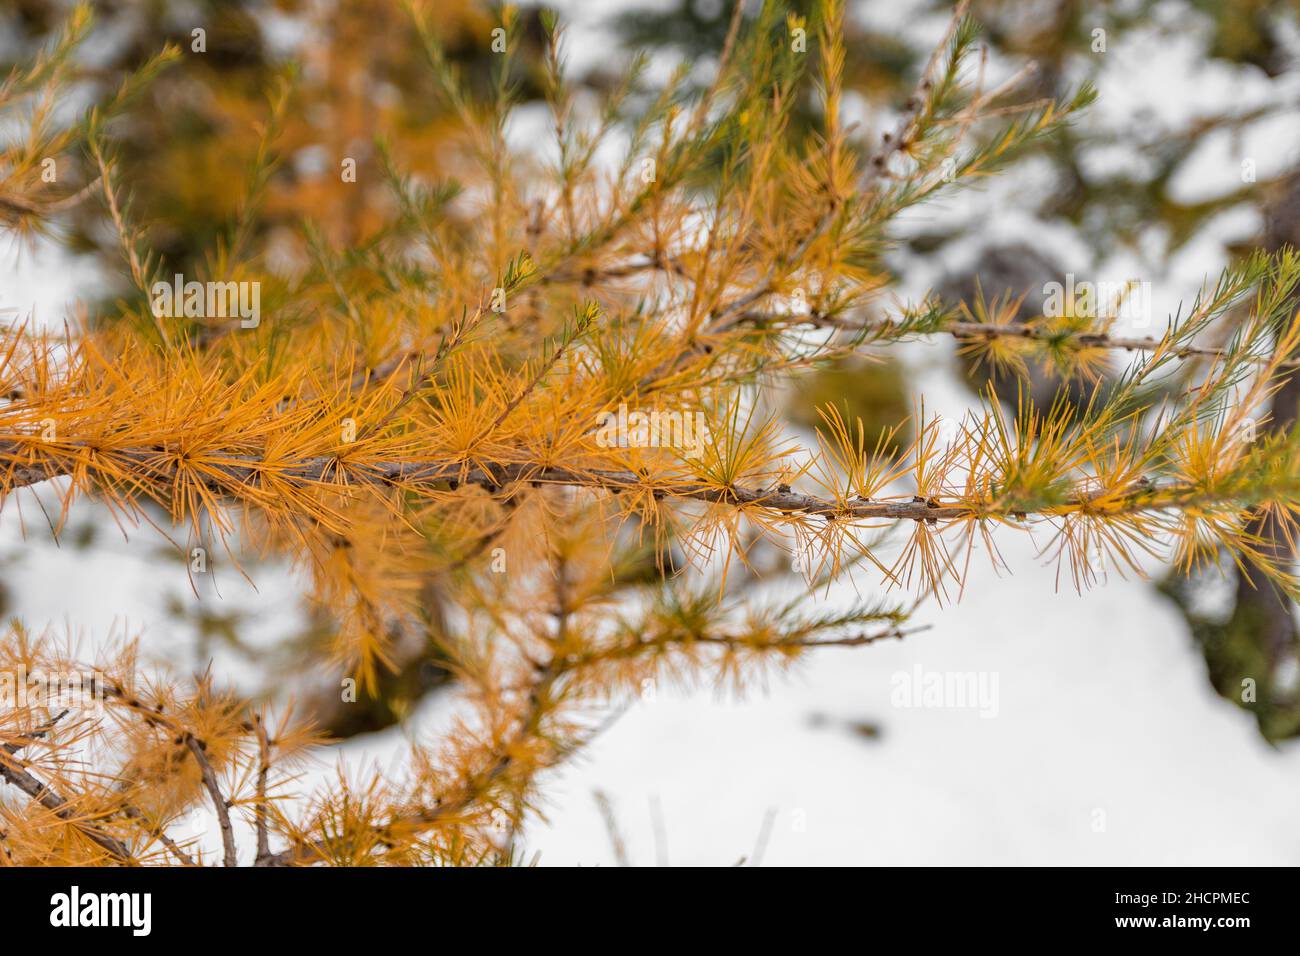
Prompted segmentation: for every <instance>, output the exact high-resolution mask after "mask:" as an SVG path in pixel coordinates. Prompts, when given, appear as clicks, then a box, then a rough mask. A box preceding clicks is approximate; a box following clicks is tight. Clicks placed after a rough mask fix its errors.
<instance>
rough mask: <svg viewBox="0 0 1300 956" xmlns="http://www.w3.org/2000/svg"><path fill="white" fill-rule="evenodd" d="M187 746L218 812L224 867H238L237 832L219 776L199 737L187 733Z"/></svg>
mask: <svg viewBox="0 0 1300 956" xmlns="http://www.w3.org/2000/svg"><path fill="white" fill-rule="evenodd" d="M185 744H186V746H188V747H189V748H190V753H192V754H194V759H195V761H197V762H198V765H199V772H200V773H201V774H202V775H203V786H204V787H206V788H207V791H208V795H209V796H211V797H212V805H213V807H215V808H216V811H217V822H218V823H220V824H221V845H222V847H223V849H224V859H223V861H222V863H223V865H224V866H237V865H238V859H237V858H236V856H235V831H234V829H233V828H232V827H231V825H230V809H229V808H228V807H227V806H226V799H225V797H223V796H222V795H221V788H220V787H219V786H218V785H217V775H216V774H215V773H214V772H213V770H212V764H211V763H209V762H208V757H207V754H205V753H204V752H203V744H202V742H201V741H200V740H199V739H198V738H197V737H195V736H194V735H193V734H191V733H188V732H187V733H186V734H185Z"/></svg>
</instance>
